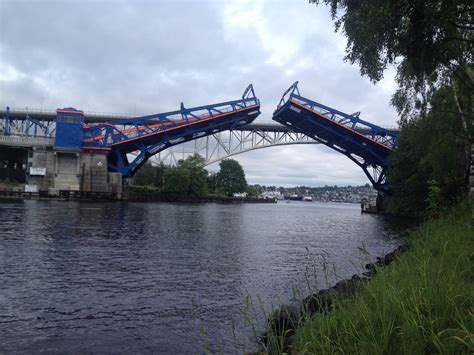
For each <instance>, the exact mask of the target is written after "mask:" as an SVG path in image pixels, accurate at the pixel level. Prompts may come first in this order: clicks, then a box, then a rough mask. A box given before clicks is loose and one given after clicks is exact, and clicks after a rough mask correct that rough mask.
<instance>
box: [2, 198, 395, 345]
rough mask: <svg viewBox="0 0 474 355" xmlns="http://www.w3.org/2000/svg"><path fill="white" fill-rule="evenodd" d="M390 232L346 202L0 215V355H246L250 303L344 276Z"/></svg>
mask: <svg viewBox="0 0 474 355" xmlns="http://www.w3.org/2000/svg"><path fill="white" fill-rule="evenodd" d="M396 230H397V229H396V224H394V223H391V221H390V220H387V219H386V218H384V217H383V216H377V215H366V214H361V213H360V208H359V206H358V205H351V204H323V203H302V202H292V203H286V202H280V203H278V204H243V205H223V204H169V203H123V202H122V203H120V202H117V203H83V202H63V201H46V202H42V201H24V202H18V203H0V285H1V288H0V352H2V351H4V352H7V353H9V352H15V353H32V352H34V353H90V352H110V353H152V352H153V353H160V352H161V353H170V354H171V353H173V354H180V353H202V350H203V346H204V345H203V344H205V343H208V344H209V348H210V349H211V351H213V352H214V351H217V350H222V351H224V352H226V353H229V352H237V353H241V352H242V351H243V347H244V346H245V349H246V350H249V349H251V348H252V345H249V344H248V343H247V344H246V345H245V344H244V339H245V337H244V333H247V335H248V334H251V330H250V328H248V327H247V328H245V326H244V324H243V322H242V317H241V316H240V313H241V310H242V308H244V303H245V299H246V297H247V296H249V295H250V296H251V297H252V299H253V300H254V305H257V306H258V307H257V308H262V309H263V310H264V311H266V312H268V311H269V310H270V309H271V307H272V306H277V305H278V304H279V303H280V302H289V301H290V300H291V298H292V289H294V288H297V289H298V290H300V291H301V292H302V293H303V294H308V292H309V291H308V288H323V287H325V286H326V285H327V284H332V283H334V282H335V281H336V280H337V279H340V278H345V277H350V276H351V275H352V274H354V273H355V272H357V269H358V268H360V265H362V264H364V263H365V262H366V260H373V259H374V258H375V257H376V256H378V255H381V254H383V253H387V252H389V251H391V250H392V249H393V248H394V247H395V246H396V245H398V244H399V242H400V239H399V238H398V234H397V231H396ZM258 313H259V315H258V316H257V317H256V326H257V328H258V327H260V326H261V324H262V322H263V319H264V316H263V314H261V312H258Z"/></svg>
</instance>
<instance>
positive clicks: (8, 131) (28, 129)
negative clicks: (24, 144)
mask: <svg viewBox="0 0 474 355" xmlns="http://www.w3.org/2000/svg"><path fill="white" fill-rule="evenodd" d="M37 114H38V116H39V117H41V119H36V118H34V117H32V115H33V116H36V115H37ZM23 115H24V116H23ZM19 116H22V117H19ZM55 121H56V119H54V120H50V119H46V120H45V118H44V115H43V112H35V113H29V112H27V111H26V112H25V111H22V113H21V115H19V114H18V112H15V111H13V112H12V110H11V109H10V107H8V106H7V107H6V109H5V111H4V113H3V117H2V118H1V122H2V126H1V129H0V131H1V132H2V134H3V135H4V136H10V135H16V136H23V137H48V138H50V137H54V134H55V132H56V122H55Z"/></svg>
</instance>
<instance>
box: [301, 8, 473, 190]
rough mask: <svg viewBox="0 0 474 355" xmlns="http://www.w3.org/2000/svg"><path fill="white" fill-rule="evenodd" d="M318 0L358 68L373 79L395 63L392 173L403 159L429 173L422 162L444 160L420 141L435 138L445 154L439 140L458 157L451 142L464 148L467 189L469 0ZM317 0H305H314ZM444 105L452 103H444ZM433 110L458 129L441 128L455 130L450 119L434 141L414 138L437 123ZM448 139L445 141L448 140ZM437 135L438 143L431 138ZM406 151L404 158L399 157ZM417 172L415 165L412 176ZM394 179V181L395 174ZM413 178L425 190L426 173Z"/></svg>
mask: <svg viewBox="0 0 474 355" xmlns="http://www.w3.org/2000/svg"><path fill="white" fill-rule="evenodd" d="M321 1H322V2H323V3H325V4H327V5H330V7H331V15H332V18H333V20H334V22H335V27H336V31H338V30H342V31H343V32H344V34H345V35H346V37H347V46H346V56H345V60H348V61H349V62H350V63H351V64H354V63H357V64H358V65H359V67H360V72H361V74H362V75H365V76H367V77H369V78H370V80H372V81H373V82H377V81H379V80H380V79H381V78H382V77H383V73H384V70H385V69H386V68H387V67H388V66H389V65H394V66H395V67H396V71H397V76H396V81H397V84H398V90H397V91H396V92H395V94H394V95H393V97H392V100H391V103H392V104H393V105H394V106H395V107H396V109H397V111H398V113H399V115H400V123H401V126H402V132H401V135H400V148H399V150H402V151H401V152H400V153H399V154H398V155H397V156H396V157H395V158H394V161H395V162H396V163H395V164H394V168H392V171H391V172H389V174H395V175H396V174H399V175H400V176H402V175H403V174H405V173H407V171H405V172H402V171H398V172H394V169H397V166H398V168H400V169H403V165H405V166H407V165H409V164H413V163H414V164H415V165H414V167H418V168H419V169H420V174H421V175H422V176H423V177H426V176H427V175H430V173H429V172H427V171H424V170H423V169H425V168H427V169H438V168H439V166H436V164H437V163H440V164H441V161H440V160H438V159H437V158H434V157H433V156H432V155H430V154H428V153H426V154H427V155H425V153H424V152H421V151H422V150H423V149H424V148H423V147H422V146H426V145H428V146H433V148H436V151H439V152H440V153H441V156H444V151H441V150H440V149H441V148H439V147H440V146H442V147H445V149H446V152H447V151H451V152H452V153H454V154H455V155H456V157H457V156H458V153H459V151H458V150H456V151H455V152H453V151H452V148H453V147H456V149H460V150H461V152H462V154H464V158H463V159H461V160H462V161H463V162H464V167H463V173H462V175H464V176H463V179H462V181H464V190H467V189H466V187H467V185H468V181H469V167H470V158H471V154H470V150H471V148H470V146H471V144H473V143H474V140H473V130H472V126H473V121H474V116H473V114H472V99H473V96H472V93H473V92H474V69H473V68H474V66H473V57H474V50H473V49H474V48H473V43H474V38H473V35H474V25H473V20H472V18H473V15H474V8H473V3H472V1H470V0H412V1H405V0H393V1H392V0H390V1H389V0H385V1H372V0H360V1H349V0H321ZM321 1H320V0H310V2H313V3H316V4H318V3H319V2H321ZM440 97H442V99H443V100H445V102H447V103H448V104H446V105H443V104H441V103H440V102H439V100H440ZM446 106H449V110H448V109H447V108H446ZM436 110H438V111H436ZM436 112H437V113H439V114H441V115H443V116H445V117H446V116H450V117H449V119H447V118H444V120H445V121H449V122H451V124H452V125H454V126H456V127H457V128H456V130H457V133H458V134H456V135H455V136H454V137H453V136H452V135H450V136H449V137H447V136H444V134H445V133H446V132H448V131H449V130H450V129H451V130H452V128H449V127H447V128H446V130H444V134H441V135H439V134H437V135H436V137H437V139H438V140H439V141H438V142H435V141H434V140H433V139H432V138H431V137H427V139H428V138H429V140H428V141H424V140H418V142H416V138H415V137H417V138H421V136H423V135H424V134H425V132H422V130H424V129H426V127H427V126H430V125H432V124H435V123H434V122H437V123H436V125H437V124H438V123H440V120H439V119H437V118H435V117H436V116H435V115H436ZM428 116H429V117H428ZM426 117H428V118H427V120H426V121H424V122H423V123H422V124H421V128H420V127H417V126H416V125H413V126H412V127H410V128H408V129H407V130H408V132H403V131H404V130H403V127H404V126H406V125H407V124H408V123H409V122H410V121H412V120H423V119H425V118H426ZM455 121H456V122H455ZM411 140H413V141H411ZM403 141H404V143H403ZM447 142H449V144H445V143H447ZM437 143H439V144H440V146H436V144H437ZM402 144H404V145H405V147H411V149H414V150H420V152H418V153H420V154H421V155H420V156H422V157H424V158H426V159H428V163H427V166H428V167H426V166H424V164H425V161H420V162H419V163H416V162H413V161H412V160H413V159H412V157H411V156H410V152H409V151H406V152H403V150H404V149H405V148H402ZM403 159H406V163H404V164H402V161H403ZM435 162H436V163H435ZM456 171H457V170H456ZM415 175H416V174H415V173H414V175H413V176H412V177H414V176H415ZM392 180H393V181H398V177H394V178H392ZM418 182H419V183H421V184H423V191H425V190H426V189H427V188H428V185H427V182H428V180H421V181H417V182H416V183H418ZM412 183H415V182H414V181H412ZM408 185H409V183H407V186H406V188H409V187H408ZM440 186H442V184H441V185H440ZM399 187H401V185H400V186H399ZM446 187H447V186H445V188H446ZM420 188H421V186H420ZM441 189H443V188H442V187H441ZM423 194H424V193H423Z"/></svg>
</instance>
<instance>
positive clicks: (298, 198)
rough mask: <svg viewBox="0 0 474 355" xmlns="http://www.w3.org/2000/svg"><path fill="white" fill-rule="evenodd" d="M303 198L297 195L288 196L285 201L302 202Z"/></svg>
mask: <svg viewBox="0 0 474 355" xmlns="http://www.w3.org/2000/svg"><path fill="white" fill-rule="evenodd" d="M302 199H303V196H301V195H297V194H291V195H286V196H285V200H292V201H301V200H302Z"/></svg>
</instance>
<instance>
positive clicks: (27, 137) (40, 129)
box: [0, 82, 397, 191]
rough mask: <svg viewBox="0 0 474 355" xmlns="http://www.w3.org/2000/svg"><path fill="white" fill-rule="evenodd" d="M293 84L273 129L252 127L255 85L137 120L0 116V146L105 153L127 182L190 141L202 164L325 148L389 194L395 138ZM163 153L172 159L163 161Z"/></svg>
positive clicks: (66, 113) (64, 114)
mask: <svg viewBox="0 0 474 355" xmlns="http://www.w3.org/2000/svg"><path fill="white" fill-rule="evenodd" d="M297 84H298V83H297V82H296V83H294V84H293V85H292V86H291V87H290V88H289V89H288V90H287V91H286V92H285V93H284V95H283V97H282V99H281V100H280V103H279V105H278V107H277V109H276V111H275V112H274V114H273V120H274V121H276V122H275V123H273V124H270V123H254V122H253V121H254V120H255V119H256V118H257V116H258V115H259V114H260V101H259V99H258V98H257V97H256V95H255V91H254V89H253V86H252V85H249V86H248V87H247V89H246V90H245V91H244V93H243V95H242V97H241V98H240V99H237V100H233V101H226V102H221V103H217V104H211V105H205V106H199V107H192V108H186V107H185V106H184V105H183V104H182V103H181V107H180V109H179V110H176V111H172V112H166V113H159V114H153V115H148V116H142V117H133V118H132V117H120V116H117V115H97V114H84V112H82V111H79V110H76V109H72V108H66V109H58V110H57V111H56V112H26V111H13V110H12V111H10V110H9V109H8V108H7V109H6V110H4V111H0V114H1V115H2V125H1V126H0V128H1V133H0V147H1V146H2V145H3V146H5V145H6V146H17V147H33V146H42V147H45V146H51V147H53V149H58V150H59V151H65V150H72V151H73V150H76V151H78V150H79V151H83V152H91V153H95V152H96V153H100V154H106V156H107V165H108V167H107V168H108V171H109V172H116V173H120V174H121V175H122V176H123V177H132V176H133V175H134V173H135V172H136V171H137V170H138V169H139V168H140V166H142V165H143V164H144V163H145V162H146V161H147V160H148V159H150V158H151V157H153V156H155V157H156V156H160V157H162V156H167V155H168V156H173V153H171V152H172V147H173V146H177V145H182V144H183V143H185V142H189V141H194V143H195V146H194V152H197V153H199V154H201V155H203V156H204V157H205V159H206V163H207V164H211V163H213V162H216V161H218V160H220V159H224V158H226V157H228V156H232V155H235V154H239V153H242V152H245V151H249V150H253V149H259V148H265V147H271V146H278V145H287V144H324V145H327V146H329V147H330V148H332V149H334V150H336V151H338V152H340V153H342V154H344V155H346V156H347V157H348V158H349V159H351V160H352V161H353V162H354V163H356V164H357V165H358V166H360V167H361V168H362V170H363V171H364V172H365V174H366V175H367V177H368V178H369V180H370V182H371V183H372V185H373V186H374V187H375V188H376V189H378V190H381V191H388V186H387V184H386V182H385V176H386V172H387V169H388V157H389V155H390V153H391V152H392V151H393V150H394V149H395V148H396V137H397V132H396V130H395V129H387V128H383V127H380V126H377V125H374V124H372V123H370V122H367V121H363V120H362V119H360V118H359V113H356V114H351V115H349V114H346V113H343V112H340V111H338V110H335V109H332V108H330V107H327V106H325V105H322V104H319V103H317V102H315V101H312V100H309V99H307V98H304V97H303V96H301V95H300V92H299V90H298V86H297ZM167 152H170V153H169V154H167Z"/></svg>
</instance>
